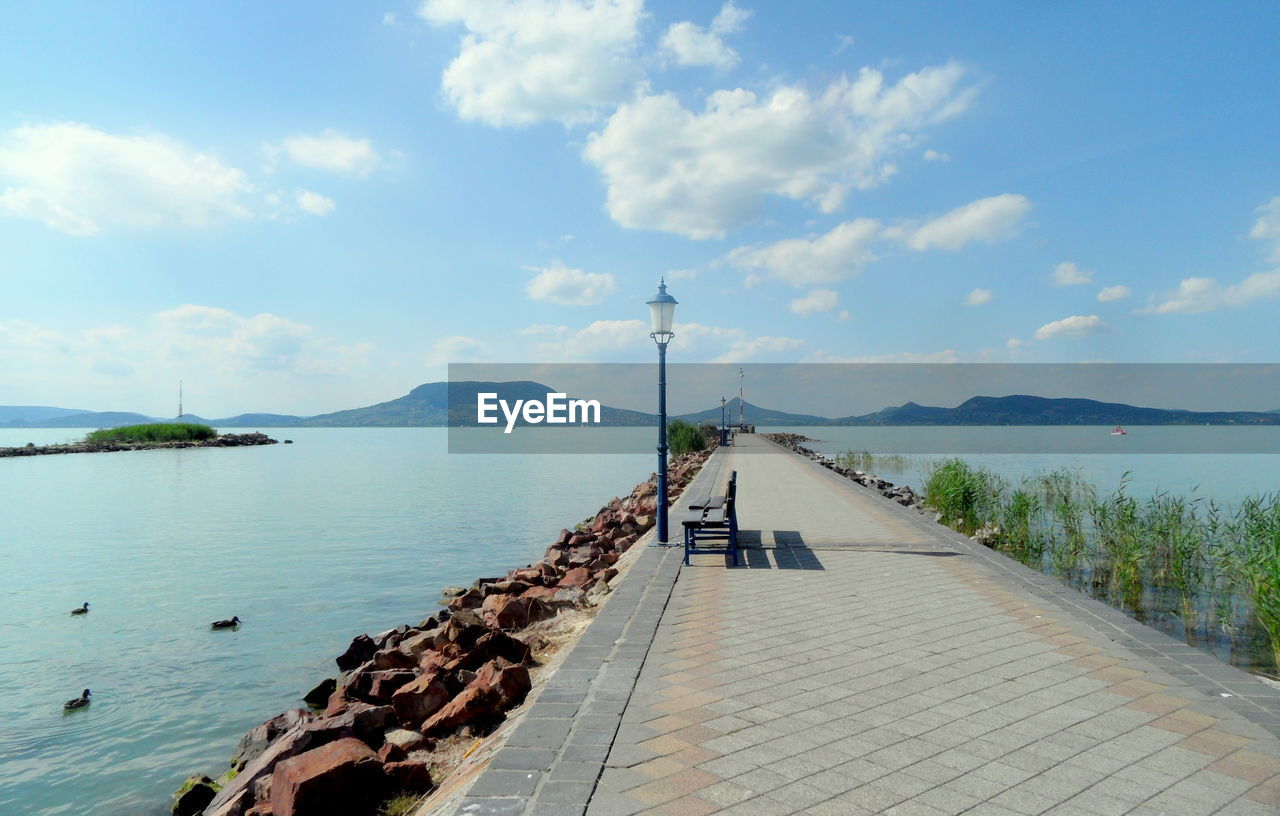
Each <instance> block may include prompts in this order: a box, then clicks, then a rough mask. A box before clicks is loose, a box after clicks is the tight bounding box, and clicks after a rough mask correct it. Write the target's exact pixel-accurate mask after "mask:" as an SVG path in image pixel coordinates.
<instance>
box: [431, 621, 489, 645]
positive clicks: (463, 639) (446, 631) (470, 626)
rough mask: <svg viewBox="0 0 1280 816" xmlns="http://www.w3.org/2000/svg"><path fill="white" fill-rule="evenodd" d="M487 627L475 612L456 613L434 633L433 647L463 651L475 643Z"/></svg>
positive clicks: (486, 630)
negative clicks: (438, 631) (437, 632)
mask: <svg viewBox="0 0 1280 816" xmlns="http://www.w3.org/2000/svg"><path fill="white" fill-rule="evenodd" d="M488 631H489V629H488V628H487V627H486V626H485V625H484V624H483V623H481V619H480V616H479V615H478V614H476V613H468V614H467V615H463V614H458V615H455V616H454V617H452V618H450V619H449V622H448V623H446V624H445V625H444V628H442V629H441V630H440V633H439V634H437V635H436V639H435V648H436V649H437V650H439V651H442V652H445V651H451V652H452V653H455V654H456V653H457V652H458V651H465V650H467V649H470V648H471V647H472V646H474V645H475V642H476V641H477V640H479V639H480V638H481V637H483V636H484V634H485V633H486V632H488Z"/></svg>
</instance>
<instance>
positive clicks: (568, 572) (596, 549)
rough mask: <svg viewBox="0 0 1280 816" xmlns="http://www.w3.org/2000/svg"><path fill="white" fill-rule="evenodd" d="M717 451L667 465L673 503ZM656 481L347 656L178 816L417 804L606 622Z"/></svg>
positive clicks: (194, 781) (190, 797)
mask: <svg viewBox="0 0 1280 816" xmlns="http://www.w3.org/2000/svg"><path fill="white" fill-rule="evenodd" d="M712 450H714V448H708V449H707V450H705V451H703V452H701V453H698V454H689V455H686V456H684V457H679V458H677V459H674V460H673V461H671V462H670V463H669V464H668V477H669V481H670V483H671V485H670V491H671V495H672V496H676V495H678V494H679V491H680V490H681V489H682V488H683V487H684V486H686V485H687V484H688V482H689V481H690V480H691V479H692V478H693V476H694V475H695V474H696V472H697V471H698V469H700V467H701V464H702V462H704V461H705V459H706V457H707V456H709V455H710V452H711V451H712ZM656 481H657V476H656V474H653V475H651V476H650V478H649V479H648V480H646V481H645V482H642V483H640V484H639V485H637V486H636V487H634V488H633V489H632V491H631V492H630V493H629V494H628V495H627V496H625V497H623V498H616V497H615V498H614V499H612V500H611V501H610V502H609V503H608V504H606V505H605V506H604V507H602V508H601V510H600V511H599V512H598V513H596V514H595V515H594V516H591V517H589V518H588V519H586V520H585V521H583V522H580V523H578V524H576V525H574V527H573V529H565V530H562V531H561V533H560V534H559V535H558V536H557V537H556V539H555V541H554V542H553V543H552V544H551V546H550V547H549V548H548V549H547V551H546V554H545V555H544V556H543V557H542V558H541V559H539V560H538V561H536V562H534V563H533V564H529V565H527V566H524V567H521V568H517V569H513V570H509V571H508V572H507V573H506V575H505V576H502V577H497V578H480V579H477V580H476V581H475V582H474V583H473V584H472V585H471V587H469V588H465V589H463V588H456V589H454V590H453V591H452V592H449V593H448V594H451V595H453V596H454V597H452V598H451V599H445V600H446V601H447V602H446V603H445V605H444V607H443V608H442V609H440V610H439V611H438V612H436V613H435V614H433V615H431V616H430V617H428V618H427V619H425V620H423V621H422V622H421V623H419V624H417V625H416V626H410V625H401V626H398V627H396V628H394V629H389V630H386V631H384V632H381V633H379V634H378V635H375V636H373V637H370V636H368V635H360V636H358V637H356V638H355V639H354V640H353V641H352V642H351V645H350V646H349V647H348V648H347V650H346V651H345V652H344V653H343V654H342V655H340V656H338V658H337V659H336V663H337V666H338V669H339V673H338V676H337V677H329V678H326V679H325V680H323V681H322V682H321V683H320V684H319V685H317V686H316V687H315V688H313V689H312V690H311V692H309V693H308V694H307V695H305V697H304V700H305V702H307V703H308V706H309V707H308V708H306V709H303V708H297V709H291V710H289V711H287V712H284V713H282V714H280V715H277V716H275V717H272V718H270V719H268V720H266V721H265V722H263V723H262V724H260V725H258V726H257V727H255V728H253V729H251V730H250V731H249V732H248V733H247V734H245V736H244V737H243V738H241V740H240V743H239V745H238V746H236V749H235V754H234V756H233V757H232V760H231V764H232V769H233V770H232V771H231V772H229V773H228V774H224V775H223V776H222V777H220V778H218V779H216V780H215V779H213V778H211V777H209V776H204V775H201V774H196V775H194V776H193V777H190V778H189V779H188V780H187V782H185V783H184V784H183V786H182V788H180V789H179V792H178V793H177V794H175V799H176V801H175V803H174V809H173V813H176V814H182V816H195V814H205V816H266V814H273V816H306V814H308V813H320V812H322V810H321V808H323V807H324V806H327V805H331V804H332V801H331V798H332V797H331V796H330V797H325V796H321V798H322V799H324V803H326V804H318V801H319V800H317V799H316V797H317V796H318V795H320V794H318V793H317V791H323V790H330V791H331V793H332V792H333V791H337V790H341V791H347V792H353V795H355V793H358V794H359V795H360V796H362V797H363V799H361V800H359V801H355V800H353V801H352V802H351V803H349V804H348V805H346V806H347V807H348V809H349V812H351V813H353V814H358V813H370V814H371V813H373V812H374V810H375V809H376V808H377V807H379V806H381V805H385V804H386V803H387V802H388V801H390V800H393V799H394V800H395V802H396V806H397V807H400V808H403V809H402V810H400V811H397V812H401V813H405V814H407V813H409V812H411V811H412V810H414V809H416V808H417V807H418V806H419V805H420V804H421V802H422V801H423V797H424V796H426V795H427V794H429V793H431V792H433V791H435V790H438V789H439V788H440V787H441V786H444V785H447V784H448V783H449V780H450V779H451V772H452V771H453V769H454V768H456V767H457V765H458V764H459V763H460V762H461V760H462V759H463V758H464V751H465V753H470V752H471V751H474V750H476V749H477V748H479V747H480V745H481V740H482V739H483V738H485V737H486V736H488V735H489V734H491V733H492V732H493V731H494V730H496V729H497V728H499V727H501V726H502V724H503V723H504V722H505V721H506V718H507V714H508V712H510V711H511V710H512V709H513V708H515V707H517V706H519V705H520V704H521V703H522V702H523V700H524V698H525V696H526V695H527V694H528V693H529V691H530V690H531V689H532V688H534V686H535V683H536V680H537V679H538V677H539V676H541V675H542V674H543V673H544V671H545V667H546V666H547V664H548V661H554V655H555V653H556V652H558V651H560V649H561V648H562V647H563V646H564V645H568V644H571V643H572V640H573V637H574V634H573V631H572V630H573V629H574V625H575V621H580V620H582V619H589V618H590V617H593V616H594V611H595V609H596V607H598V606H599V604H600V603H602V602H603V601H604V600H605V598H606V597H607V596H608V595H609V593H610V592H611V591H612V589H613V585H614V584H615V583H616V579H617V577H618V575H619V574H620V573H619V568H620V567H625V565H626V564H627V563H629V561H628V562H624V563H622V564H620V563H619V561H620V559H621V558H622V557H623V555H624V554H625V553H626V552H627V551H628V550H630V549H631V548H632V546H633V545H634V544H635V543H636V542H637V541H639V540H640V539H641V538H642V537H644V536H645V535H646V534H647V533H648V531H649V530H650V529H652V528H653V526H654V524H655V519H654V512H655V511H656V492H657V484H656ZM458 590H461V592H460V593H459V592H458ZM557 622H559V624H560V627H559V628H560V630H565V629H567V632H568V634H566V631H560V630H557ZM578 629H579V631H580V629H581V627H578ZM468 746H469V749H468ZM344 795H345V794H344ZM397 797H399V798H397Z"/></svg>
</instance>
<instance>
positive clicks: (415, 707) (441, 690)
mask: <svg viewBox="0 0 1280 816" xmlns="http://www.w3.org/2000/svg"><path fill="white" fill-rule="evenodd" d="M448 701H449V688H448V687H447V686H446V685H445V684H444V683H443V682H441V679H440V675H439V673H437V672H429V673H427V674H424V675H422V676H421V677H419V678H417V679H416V680H414V681H412V682H410V683H407V684H406V685H403V686H401V687H400V688H399V689H398V690H397V691H396V693H395V694H393V695H391V707H392V708H393V709H395V713H396V718H397V719H399V720H400V724H401V725H403V726H405V727H412V726H414V725H417V724H418V723H420V722H422V721H423V720H425V719H427V718H428V717H430V716H431V715H433V714H435V713H436V712H437V711H439V710H440V709H441V708H442V707H443V706H444V704H445V703H447V702H448Z"/></svg>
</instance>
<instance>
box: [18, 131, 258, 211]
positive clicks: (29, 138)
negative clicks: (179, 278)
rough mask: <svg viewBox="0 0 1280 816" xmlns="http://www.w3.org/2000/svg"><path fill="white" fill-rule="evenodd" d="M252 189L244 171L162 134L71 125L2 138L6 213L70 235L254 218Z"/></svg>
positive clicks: (22, 132)
mask: <svg viewBox="0 0 1280 816" xmlns="http://www.w3.org/2000/svg"><path fill="white" fill-rule="evenodd" d="M251 189H252V185H250V183H249V179H248V177H247V176H246V175H245V174H244V172H243V171H241V170H239V169H237V168H235V167H229V166H227V165H225V164H223V163H222V162H220V161H218V160H217V159H216V158H214V157H212V156H209V155H207V154H204V153H200V152H197V151H195V150H193V149H191V148H189V147H187V146H185V145H183V144H180V143H178V142H176V141H174V140H172V139H168V138H166V137H163V136H118V135H115V134H111V133H106V132H104V131H101V130H96V129H95V128H92V127H90V126H88V125H85V124H80V123H77V122H64V123H60V124H51V125H23V126H20V127H17V128H15V129H13V130H12V131H10V132H9V133H8V134H6V135H5V136H4V137H3V138H2V139H0V214H4V215H8V216H10V217H14V218H27V219H32V220H35V221H40V222H42V223H43V224H45V225H46V226H48V227H50V228H51V229H55V230H59V231H61V232H65V233H69V234H71V235H93V234H95V233H97V232H99V231H101V230H102V229H105V228H108V227H125V228H130V229H152V228H158V227H167V226H179V227H187V228H203V227H209V226H213V225H216V224H220V223H224V222H226V221H231V220H235V219H240V218H248V217H249V216H250V214H251V213H250V211H249V209H248V207H246V206H245V205H244V204H243V203H242V198H243V197H244V195H245V194H247V193H249V192H250V191H251Z"/></svg>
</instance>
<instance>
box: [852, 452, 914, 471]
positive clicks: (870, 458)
mask: <svg viewBox="0 0 1280 816" xmlns="http://www.w3.org/2000/svg"><path fill="white" fill-rule="evenodd" d="M835 462H836V465H838V466H839V467H842V468H847V469H848V470H861V471H864V472H867V473H875V472H877V471H898V472H901V471H904V470H906V469H907V468H908V467H909V466H910V465H911V458H910V457H907V456H901V455H899V454H896V453H872V452H871V451H868V450H863V451H851V450H850V451H845V452H844V453H838V454H836V457H835Z"/></svg>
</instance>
